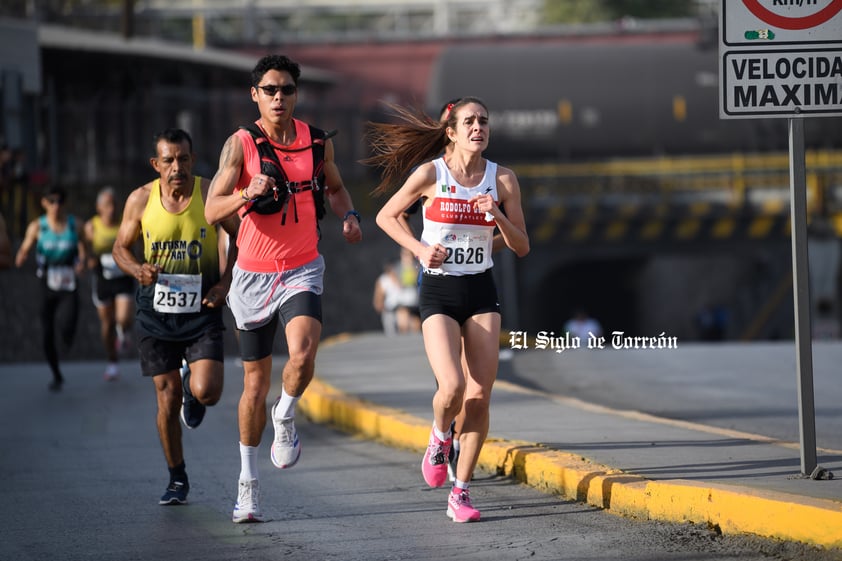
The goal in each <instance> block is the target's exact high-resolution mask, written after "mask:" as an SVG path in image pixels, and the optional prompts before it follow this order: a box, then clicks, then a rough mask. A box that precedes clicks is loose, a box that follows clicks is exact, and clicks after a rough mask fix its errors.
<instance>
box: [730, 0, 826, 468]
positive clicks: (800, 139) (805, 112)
mask: <svg viewBox="0 0 842 561" xmlns="http://www.w3.org/2000/svg"><path fill="white" fill-rule="evenodd" d="M719 39H720V41H719V55H720V58H721V64H720V67H719V78H720V80H719V81H720V86H721V89H720V100H719V116H720V118H722V119H752V118H755V119H756V118H763V117H766V118H788V119H789V177H790V202H791V205H790V212H791V218H792V220H791V222H792V272H793V300H794V302H793V304H794V306H795V345H796V352H797V354H796V370H797V371H796V374H797V378H798V422H799V434H800V437H801V471H802V474H804V475H808V474H811V473H812V472H813V470H814V469H815V468H816V465H817V458H816V413H815V406H814V402H813V399H814V395H813V357H812V326H811V323H810V306H811V301H810V287H809V276H810V275H809V261H808V254H807V170H806V165H805V154H804V150H805V147H804V118H805V117H828V116H833V115H842V81H840V79H839V76H838V71H837V69H838V68H839V67H840V65H842V0H805V1H803V2H801V1H798V2H795V1H790V2H768V1H762V0H722V3H721V6H720V21H719Z"/></svg>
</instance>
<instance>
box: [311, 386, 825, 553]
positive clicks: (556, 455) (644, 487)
mask: <svg viewBox="0 0 842 561" xmlns="http://www.w3.org/2000/svg"><path fill="white" fill-rule="evenodd" d="M299 405H300V407H301V411H302V412H303V413H304V414H305V415H307V416H308V418H310V419H311V420H312V421H314V422H317V423H324V424H330V425H333V426H335V427H337V428H340V429H342V430H344V431H347V432H351V433H356V434H361V435H363V436H365V437H367V438H372V439H375V440H378V441H381V442H384V443H386V444H389V445H392V446H398V447H401V448H407V449H411V450H418V451H420V450H423V449H424V447H425V446H426V444H427V439H428V437H429V434H430V422H429V421H428V420H423V419H419V418H418V417H414V416H412V415H409V414H406V413H404V412H402V411H400V410H397V409H393V408H390V407H384V406H381V405H377V404H373V403H369V402H365V401H363V400H361V399H358V398H356V397H352V396H349V395H347V394H345V393H343V392H342V391H340V390H338V389H336V388H334V387H332V386H330V385H329V384H326V383H324V382H322V381H321V380H318V379H314V380H313V382H312V383H311V384H310V386H309V388H308V389H307V391H306V392H305V393H304V395H303V396H302V397H301V400H300V401H299ZM478 467H480V468H481V469H483V470H485V471H490V472H494V473H498V474H500V475H506V476H509V477H512V478H513V479H515V480H516V481H519V482H522V483H525V484H527V485H530V486H532V487H535V488H537V489H539V490H542V491H546V492H550V493H556V494H559V495H561V496H563V497H565V498H567V499H570V500H576V501H580V502H586V503H588V504H591V505H593V506H596V507H599V508H603V509H606V510H608V511H609V512H612V513H615V514H621V515H625V516H634V517H637V518H646V519H652V520H665V521H671V522H694V523H704V524H709V525H711V526H715V527H718V528H719V529H720V530H721V531H722V532H723V533H749V534H756V535H760V536H765V537H771V538H779V539H784V540H795V541H801V542H805V543H810V544H813V545H819V546H823V547H831V548H842V504H840V503H838V502H835V501H830V500H822V499H813V498H806V497H800V496H797V495H790V494H786V493H777V492H769V491H761V490H752V489H746V488H743V487H730V486H728V485H718V484H711V483H703V482H696V481H685V480H665V481H650V480H647V479H645V478H643V477H640V476H637V475H631V474H627V473H624V472H622V471H620V470H616V469H613V468H610V467H608V466H604V465H600V464H597V463H594V462H591V461H590V460H588V459H586V458H583V457H581V456H578V455H576V454H571V453H569V452H563V451H558V450H551V449H549V448H545V447H543V446H541V445H539V444H535V443H530V442H519V441H507V440H498V439H494V438H489V439H488V440H486V442H485V445H484V446H483V448H482V452H481V453H480V457H479V461H478Z"/></svg>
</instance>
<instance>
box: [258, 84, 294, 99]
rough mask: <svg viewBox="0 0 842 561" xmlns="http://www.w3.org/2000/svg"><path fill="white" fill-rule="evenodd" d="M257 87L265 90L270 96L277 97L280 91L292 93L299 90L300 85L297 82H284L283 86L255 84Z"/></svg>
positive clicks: (287, 93) (286, 93)
mask: <svg viewBox="0 0 842 561" xmlns="http://www.w3.org/2000/svg"><path fill="white" fill-rule="evenodd" d="M255 88H257V89H259V90H263V93H265V94H266V95H268V96H269V97H275V95H276V94H277V93H278V92H281V93H282V94H283V95H292V94H294V93H295V92H297V91H298V86H296V85H295V84H284V85H283V86H255Z"/></svg>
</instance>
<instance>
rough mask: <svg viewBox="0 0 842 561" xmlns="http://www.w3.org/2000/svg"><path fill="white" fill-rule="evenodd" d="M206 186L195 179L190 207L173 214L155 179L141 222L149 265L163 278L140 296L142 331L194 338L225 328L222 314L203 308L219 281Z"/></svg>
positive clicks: (171, 337)
mask: <svg viewBox="0 0 842 561" xmlns="http://www.w3.org/2000/svg"><path fill="white" fill-rule="evenodd" d="M201 181H202V180H201V178H200V177H196V178H195V180H194V183H193V192H192V194H191V196H190V203H189V204H188V205H187V207H185V208H184V210H182V211H181V212H178V213H173V212H170V211H168V210H167V209H165V208H164V205H163V203H162V201H161V184H160V181H159V180H156V181H155V182H154V183H153V184H152V189H151V192H150V194H149V201H148V202H147V203H146V209H145V210H144V212H143V218H142V219H141V230H142V235H143V257H144V260H145V261H146V262H147V263H151V264H153V265H159V266H160V267H161V273H159V275H158V282H157V283H156V284H153V285H150V286H141V287H140V288H139V290H138V292H137V304H138V306H137V308H138V316H137V318H138V327H139V328H140V330H141V331H143V332H146V333H148V334H150V335H152V336H155V337H160V338H162V339H167V340H173V341H183V340H187V339H193V338H195V337H198V336H199V335H201V334H202V333H203V332H204V331H205V330H207V328H208V327H210V326H213V325H219V326H220V327H221V326H222V311H221V310H220V309H219V308H216V309H211V308H207V307H205V306H202V305H201V299H202V298H203V297H204V295H205V294H206V293H207V291H208V289H210V287H212V286H213V285H215V284H216V283H218V282H219V279H220V273H219V249H218V245H217V236H216V228H215V227H213V226H211V225H209V224H208V222H207V220H205V203H204V200H203V198H202V184H201Z"/></svg>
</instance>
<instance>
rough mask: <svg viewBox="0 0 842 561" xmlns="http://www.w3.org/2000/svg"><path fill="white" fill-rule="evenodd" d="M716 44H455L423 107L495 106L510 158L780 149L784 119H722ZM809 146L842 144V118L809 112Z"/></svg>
mask: <svg viewBox="0 0 842 561" xmlns="http://www.w3.org/2000/svg"><path fill="white" fill-rule="evenodd" d="M719 61H720V58H719V55H718V52H717V49H716V48H715V47H707V48H705V47H703V46H701V45H700V44H698V43H696V42H694V41H692V40H689V39H688V40H669V41H667V40H663V39H659V38H658V37H657V36H654V37H652V38H648V39H647V38H639V39H637V40H635V41H628V40H623V39H622V38H617V39H614V40H612V39H603V40H599V41H595V40H593V41H576V42H573V41H569V42H559V43H539V44H534V43H532V44H530V43H527V42H524V43H520V44H518V43H511V42H505V43H504V42H499V43H491V44H468V43H465V44H454V45H451V46H448V47H446V48H445V49H443V50H442V52H441V55H440V56H439V58H438V60H437V61H436V63H435V65H434V67H433V70H432V72H431V80H430V86H429V92H428V105H429V110H430V111H431V112H432V113H436V112H437V111H438V108H439V107H440V106H441V104H442V103H444V102H445V101H447V100H448V99H451V98H453V97H458V96H461V95H475V96H478V97H481V98H483V99H484V100H485V101H486V102H487V104H488V106H489V109H490V112H491V122H492V142H491V146H490V148H489V152H488V155H489V157H492V158H499V159H500V160H501V161H506V162H509V163H516V162H528V161H547V160H554V161H574V160H575V161H578V160H583V159H604V158H612V157H636V156H644V157H645V156H673V155H694V154H712V153H731V152H767V151H786V150H787V146H788V137H787V120H786V119H740V120H721V119H720V118H719V87H720V85H719V71H718V65H719ZM805 134H806V143H807V147H808V148H815V149H840V148H842V118H828V117H821V118H810V119H808V120H807V123H806V126H805Z"/></svg>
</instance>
